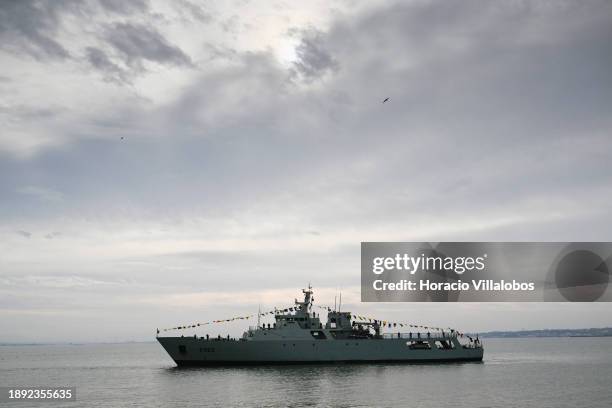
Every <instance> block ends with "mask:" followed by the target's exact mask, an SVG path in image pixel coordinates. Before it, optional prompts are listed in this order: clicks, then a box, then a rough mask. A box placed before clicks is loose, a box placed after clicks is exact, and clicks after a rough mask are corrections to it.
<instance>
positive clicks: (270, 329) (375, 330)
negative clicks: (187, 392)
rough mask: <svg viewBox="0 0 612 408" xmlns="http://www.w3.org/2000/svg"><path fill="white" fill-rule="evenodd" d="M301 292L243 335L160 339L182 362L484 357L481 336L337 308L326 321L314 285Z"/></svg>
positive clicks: (464, 359)
mask: <svg viewBox="0 0 612 408" xmlns="http://www.w3.org/2000/svg"><path fill="white" fill-rule="evenodd" d="M302 292H303V294H304V300H303V301H302V302H299V301H298V300H297V299H296V300H295V306H296V307H294V308H291V309H292V311H287V312H285V310H288V309H285V310H283V311H279V312H278V313H276V314H275V316H274V318H275V323H273V324H267V325H266V324H263V325H260V324H259V323H258V325H257V326H255V327H250V328H249V329H248V330H247V331H246V332H244V334H243V335H242V337H241V338H238V339H233V338H230V337H229V336H228V337H221V336H218V337H209V336H208V335H207V336H206V337H197V336H196V335H194V336H180V337H163V336H159V334H158V336H157V341H159V343H160V344H161V345H162V347H163V348H164V349H165V350H166V352H167V353H168V354H169V355H170V357H171V358H172V359H173V360H174V362H175V363H176V364H177V365H178V366H214V365H265V364H308V363H336V362H361V363H367V362H398V363H399V362H412V363H421V362H459V361H482V357H483V347H482V343H481V342H480V340H479V339H478V338H476V339H473V338H471V337H470V340H469V342H468V341H463V342H461V341H460V338H459V337H460V336H459V333H457V332H456V331H454V330H450V331H448V332H446V331H440V332H435V333H432V332H426V333H421V332H409V333H401V332H393V333H382V331H383V330H384V327H382V326H385V325H384V324H382V322H381V321H379V320H374V321H359V319H355V318H356V317H357V316H354V315H352V314H351V313H350V312H341V311H339V310H338V311H336V310H328V314H327V321H326V322H325V324H323V323H322V322H321V320H320V319H319V315H318V314H317V313H316V312H313V311H312V308H313V296H312V295H313V291H312V287H311V286H310V285H309V287H308V289H302ZM362 320H363V319H362Z"/></svg>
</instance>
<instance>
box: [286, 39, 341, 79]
mask: <svg viewBox="0 0 612 408" xmlns="http://www.w3.org/2000/svg"><path fill="white" fill-rule="evenodd" d="M298 33H299V34H297V35H300V37H301V39H300V42H299V44H298V45H297V47H296V49H295V53H296V55H297V60H296V61H295V62H294V63H293V66H294V70H295V71H294V72H295V73H296V74H297V75H299V76H301V77H302V78H304V79H305V80H306V81H312V80H314V79H317V78H320V77H321V76H323V75H325V74H326V73H327V72H329V71H332V72H333V71H336V70H338V69H339V64H338V62H337V61H336V60H335V59H334V58H333V56H332V55H331V54H330V53H329V51H327V50H326V49H325V43H324V39H323V38H324V37H323V34H322V33H321V32H320V31H317V30H314V29H310V30H302V31H299V30H298ZM293 35H296V33H295V32H293Z"/></svg>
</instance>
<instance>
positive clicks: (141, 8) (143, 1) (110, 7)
mask: <svg viewBox="0 0 612 408" xmlns="http://www.w3.org/2000/svg"><path fill="white" fill-rule="evenodd" d="M97 1H98V3H99V4H100V6H101V7H102V8H103V9H104V10H106V11H110V12H113V13H116V14H123V15H131V14H134V13H144V12H147V11H149V7H150V4H149V3H150V2H149V1H148V0H132V1H122V0H97Z"/></svg>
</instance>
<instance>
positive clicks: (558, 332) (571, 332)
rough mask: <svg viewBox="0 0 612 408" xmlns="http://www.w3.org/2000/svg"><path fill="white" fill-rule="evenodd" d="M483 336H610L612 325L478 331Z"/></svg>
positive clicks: (611, 334)
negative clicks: (579, 327)
mask: <svg viewBox="0 0 612 408" xmlns="http://www.w3.org/2000/svg"><path fill="white" fill-rule="evenodd" d="M479 336H480V337H483V338H523V337H612V327H602V328H590V329H540V330H517V331H490V332H485V333H480V334H479Z"/></svg>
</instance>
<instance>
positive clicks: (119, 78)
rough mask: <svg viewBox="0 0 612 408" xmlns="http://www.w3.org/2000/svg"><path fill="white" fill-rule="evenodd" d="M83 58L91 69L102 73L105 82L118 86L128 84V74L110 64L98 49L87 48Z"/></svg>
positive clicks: (104, 54) (107, 58) (115, 65)
mask: <svg viewBox="0 0 612 408" xmlns="http://www.w3.org/2000/svg"><path fill="white" fill-rule="evenodd" d="M85 57H86V58H87V60H88V61H89V63H90V64H91V66H92V67H94V68H95V69H97V70H98V71H100V72H101V73H102V75H103V76H104V79H105V80H107V81H111V82H115V83H119V84H121V83H127V82H129V74H128V72H126V70H124V69H122V68H121V67H119V66H118V65H117V64H115V63H114V62H112V61H111V60H110V58H109V57H108V55H106V53H105V52H104V51H103V50H101V49H100V48H96V47H87V48H86V49H85Z"/></svg>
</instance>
